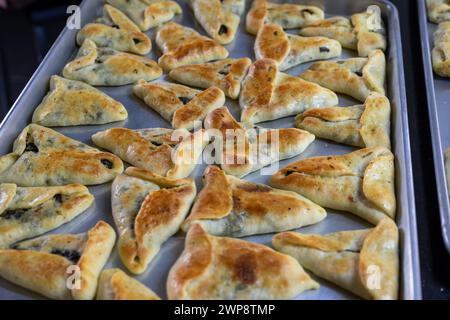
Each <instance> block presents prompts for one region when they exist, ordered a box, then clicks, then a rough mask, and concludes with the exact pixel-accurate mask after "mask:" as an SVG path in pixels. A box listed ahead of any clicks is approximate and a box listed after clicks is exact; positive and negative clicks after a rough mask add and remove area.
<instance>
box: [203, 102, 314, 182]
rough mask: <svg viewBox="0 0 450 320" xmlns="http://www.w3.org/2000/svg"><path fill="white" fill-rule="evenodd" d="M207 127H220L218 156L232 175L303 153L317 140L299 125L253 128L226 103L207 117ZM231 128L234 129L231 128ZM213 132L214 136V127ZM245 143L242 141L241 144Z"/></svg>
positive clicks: (219, 161)
mask: <svg viewBox="0 0 450 320" xmlns="http://www.w3.org/2000/svg"><path fill="white" fill-rule="evenodd" d="M205 129H215V130H219V132H217V133H218V134H219V135H218V136H215V137H214V138H215V140H214V141H215V142H216V141H220V142H221V143H222V145H216V144H215V142H214V147H215V148H220V147H223V148H221V150H215V156H216V159H218V158H219V160H216V162H217V163H218V164H220V165H221V167H222V169H223V170H224V171H225V172H226V173H227V174H230V175H233V176H236V177H243V176H245V175H247V174H249V173H251V172H254V171H256V170H259V169H261V168H263V167H265V166H267V165H270V164H272V163H275V162H278V161H281V160H285V159H289V158H292V157H295V156H297V155H299V154H301V153H302V152H303V151H305V149H306V148H307V147H308V146H309V145H310V144H311V143H312V142H313V141H314V135H312V134H310V133H309V132H306V131H303V130H299V129H295V128H282V129H263V128H259V127H255V128H249V129H252V130H248V128H246V126H245V125H243V124H241V123H239V122H237V121H236V120H235V119H234V118H233V116H232V115H231V114H230V112H229V111H228V109H227V108H226V107H223V108H219V109H216V110H214V111H212V112H210V113H209V114H208V116H207V117H206V119H205ZM230 131H231V132H230ZM208 132H210V137H209V138H210V139H212V137H211V135H212V134H211V133H212V132H211V131H210V130H208ZM240 143H242V144H240Z"/></svg>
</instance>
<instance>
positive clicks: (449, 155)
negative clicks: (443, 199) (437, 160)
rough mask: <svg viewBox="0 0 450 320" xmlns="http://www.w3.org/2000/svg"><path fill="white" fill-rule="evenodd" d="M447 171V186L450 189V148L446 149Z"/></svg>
mask: <svg viewBox="0 0 450 320" xmlns="http://www.w3.org/2000/svg"><path fill="white" fill-rule="evenodd" d="M445 171H446V174H447V188H448V189H449V190H450V148H448V149H447V151H445ZM449 196H450V194H449Z"/></svg>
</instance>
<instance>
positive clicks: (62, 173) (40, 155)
mask: <svg viewBox="0 0 450 320" xmlns="http://www.w3.org/2000/svg"><path fill="white" fill-rule="evenodd" d="M122 171H123V163H122V161H121V160H120V159H119V158H118V157H116V156H115V155H113V154H111V153H109V152H102V151H100V150H98V149H95V148H92V147H90V146H88V145H85V144H84V143H81V142H79V141H77V140H73V139H71V138H68V137H66V136H64V135H62V134H60V133H58V132H56V131H54V130H52V129H49V128H46V127H42V126H39V125H37V124H30V125H29V126H27V127H26V128H25V129H23V131H22V132H21V133H20V135H19V136H18V137H17V139H16V141H15V142H14V146H13V152H12V153H10V154H7V155H4V156H1V157H0V183H15V184H17V185H18V186H22V187H38V186H61V185H66V184H71V183H79V184H83V185H96V184H102V183H105V182H108V181H111V180H113V179H114V177H115V176H117V175H118V174H120V173H122Z"/></svg>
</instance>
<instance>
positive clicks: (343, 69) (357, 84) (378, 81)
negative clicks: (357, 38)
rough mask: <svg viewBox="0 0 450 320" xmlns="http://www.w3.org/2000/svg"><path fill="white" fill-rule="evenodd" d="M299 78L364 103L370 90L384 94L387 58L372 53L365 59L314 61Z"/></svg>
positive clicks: (382, 54)
mask: <svg viewBox="0 0 450 320" xmlns="http://www.w3.org/2000/svg"><path fill="white" fill-rule="evenodd" d="M300 78H302V79H305V80H307V81H311V82H314V83H317V84H319V85H321V86H323V87H325V88H328V89H331V90H333V91H334V92H337V93H343V94H346V95H349V96H351V97H353V98H355V99H356V100H359V101H361V102H364V101H365V100H366V99H367V97H368V96H369V94H370V93H371V92H372V91H375V92H378V93H381V94H383V95H385V90H384V84H385V78H386V58H385V56H384V53H383V51H381V50H375V51H372V52H371V53H370V54H369V57H368V58H349V59H346V60H340V61H320V62H315V63H314V64H313V65H312V66H311V67H310V68H309V69H308V70H306V71H305V72H303V73H302V74H301V75H300Z"/></svg>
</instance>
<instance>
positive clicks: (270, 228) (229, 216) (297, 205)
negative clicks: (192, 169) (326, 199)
mask: <svg viewBox="0 0 450 320" xmlns="http://www.w3.org/2000/svg"><path fill="white" fill-rule="evenodd" d="M203 183H204V187H203V189H202V191H201V192H200V193H199V194H198V197H197V199H196V200H195V203H194V205H193V207H192V210H191V213H190V215H189V217H188V218H187V219H186V221H185V222H184V223H183V226H182V228H183V230H184V231H188V230H189V228H191V227H192V226H193V225H194V224H196V223H199V224H201V225H202V227H203V228H204V229H205V230H206V231H207V232H208V233H209V234H212V235H216V236H227V237H245V236H250V235H254V234H260V233H269V232H279V231H285V230H293V229H297V228H300V227H303V226H307V225H311V224H315V223H318V222H320V221H322V220H323V219H325V217H326V215H327V213H326V211H325V210H324V209H323V208H321V207H319V206H318V205H316V204H315V203H313V202H311V201H309V200H308V199H306V198H304V197H302V196H300V195H298V194H297V193H295V192H290V191H283V190H278V189H273V188H271V187H269V186H266V185H264V184H256V183H253V182H249V181H245V180H241V179H238V178H235V177H233V176H229V175H226V174H225V172H223V171H222V170H220V169H219V168H218V167H216V166H209V167H208V168H206V170H205V173H204V174H203Z"/></svg>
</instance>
